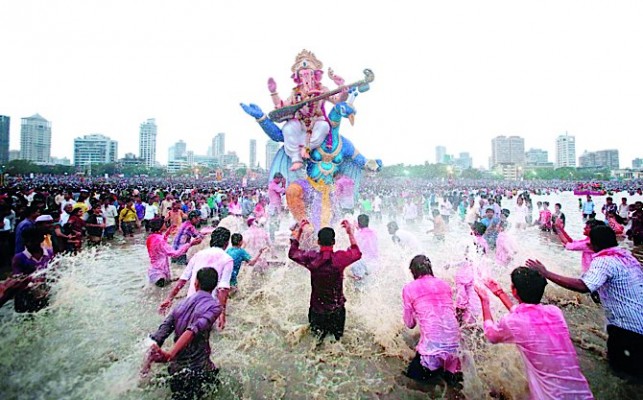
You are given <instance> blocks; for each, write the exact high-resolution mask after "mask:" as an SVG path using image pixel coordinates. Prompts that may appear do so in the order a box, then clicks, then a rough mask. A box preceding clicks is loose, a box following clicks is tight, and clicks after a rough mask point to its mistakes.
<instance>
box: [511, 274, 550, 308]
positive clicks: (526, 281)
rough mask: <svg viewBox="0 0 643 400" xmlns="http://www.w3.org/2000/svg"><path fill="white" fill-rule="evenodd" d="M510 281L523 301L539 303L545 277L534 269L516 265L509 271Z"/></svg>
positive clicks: (544, 284)
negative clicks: (516, 266)
mask: <svg viewBox="0 0 643 400" xmlns="http://www.w3.org/2000/svg"><path fill="white" fill-rule="evenodd" d="M511 283H512V284H513V285H514V288H516V293H518V297H520V300H521V301H522V302H523V303H528V304H540V300H541V299H542V298H543V293H545V286H547V279H545V277H543V276H542V275H541V274H540V272H538V271H536V270H535V269H530V268H527V267H518V268H516V269H514V270H513V271H511Z"/></svg>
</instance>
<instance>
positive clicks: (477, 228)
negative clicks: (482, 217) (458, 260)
mask: <svg viewBox="0 0 643 400" xmlns="http://www.w3.org/2000/svg"><path fill="white" fill-rule="evenodd" d="M471 231H472V232H473V234H474V235H475V236H482V235H484V233H485V232H486V231H487V227H486V226H485V224H483V223H482V222H475V223H474V224H473V226H472V227H471Z"/></svg>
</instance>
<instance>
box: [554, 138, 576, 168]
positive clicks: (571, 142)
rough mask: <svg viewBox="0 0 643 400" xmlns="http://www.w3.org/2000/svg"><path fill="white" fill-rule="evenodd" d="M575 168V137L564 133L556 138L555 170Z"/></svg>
mask: <svg viewBox="0 0 643 400" xmlns="http://www.w3.org/2000/svg"><path fill="white" fill-rule="evenodd" d="M575 166H576V137H575V136H570V135H568V134H567V132H565V134H564V135H560V136H558V138H556V168H561V167H575Z"/></svg>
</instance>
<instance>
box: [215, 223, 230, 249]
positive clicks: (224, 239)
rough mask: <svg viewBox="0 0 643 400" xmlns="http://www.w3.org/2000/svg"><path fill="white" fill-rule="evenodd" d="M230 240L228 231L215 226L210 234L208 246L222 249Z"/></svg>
mask: <svg viewBox="0 0 643 400" xmlns="http://www.w3.org/2000/svg"><path fill="white" fill-rule="evenodd" d="M229 241H230V231H229V230H228V229H227V228H224V227H222V226H219V227H217V228H216V229H215V230H213V231H212V235H210V247H218V248H220V249H224V250H225V248H226V247H228V242H229Z"/></svg>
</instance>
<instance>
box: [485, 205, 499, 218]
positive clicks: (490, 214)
mask: <svg viewBox="0 0 643 400" xmlns="http://www.w3.org/2000/svg"><path fill="white" fill-rule="evenodd" d="M495 213H496V211H495V210H494V209H493V208H491V207H489V208H487V209H486V210H485V212H484V215H485V217H487V218H490V219H491V218H493V216H494V214H495Z"/></svg>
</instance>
